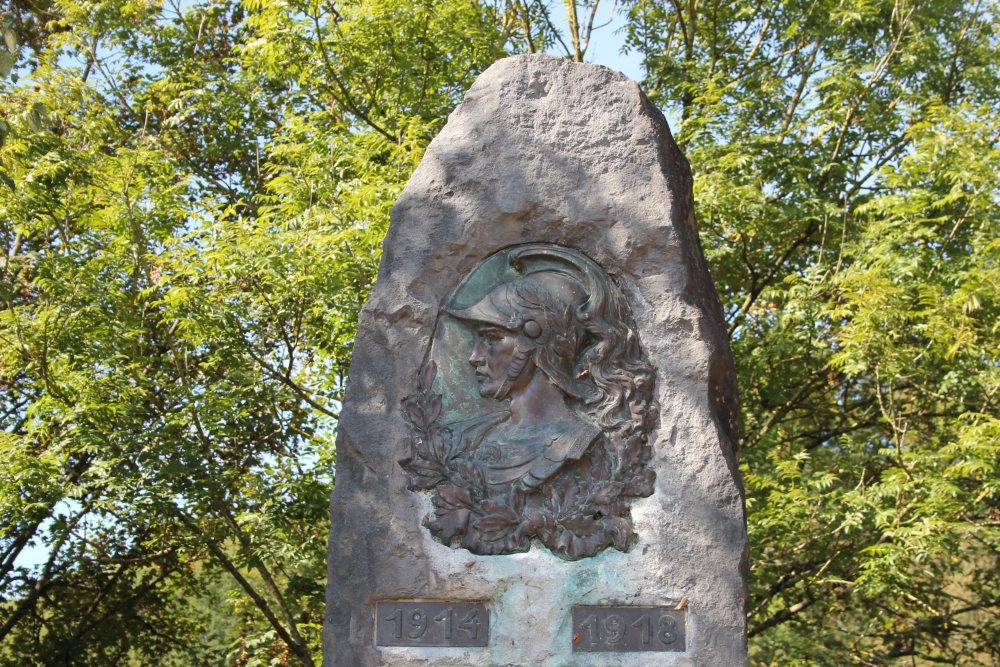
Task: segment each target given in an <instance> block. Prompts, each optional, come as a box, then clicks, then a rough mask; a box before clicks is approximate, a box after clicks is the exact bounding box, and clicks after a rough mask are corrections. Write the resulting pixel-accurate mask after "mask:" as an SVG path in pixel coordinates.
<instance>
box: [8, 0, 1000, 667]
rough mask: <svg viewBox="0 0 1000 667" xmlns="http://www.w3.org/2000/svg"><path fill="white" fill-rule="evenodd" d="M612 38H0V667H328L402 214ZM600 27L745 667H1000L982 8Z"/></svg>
mask: <svg viewBox="0 0 1000 667" xmlns="http://www.w3.org/2000/svg"><path fill="white" fill-rule="evenodd" d="M609 7H610V5H609V4H607V3H604V4H601V3H599V2H592V1H588V2H579V3H574V2H564V3H553V2H546V1H541V0H530V1H528V0H497V1H496V2H495V3H488V2H482V3H475V2H469V1H468V0H439V1H437V2H430V1H429V0H420V1H418V2H399V1H398V0H365V1H360V0H353V1H350V2H342V3H335V2H334V3H331V2H317V1H313V0H289V1H287V2H283V3H276V2H271V1H269V0H244V1H243V2H237V0H205V1H204V2H180V1H179V0H166V1H165V2H159V1H157V2H147V1H145V0H141V1H140V0H97V1H93V0H90V1H88V2H78V1H77V0H59V1H58V2H48V1H43V0H32V2H25V1H21V0H15V1H14V2H13V3H12V4H11V5H10V7H9V8H8V9H6V10H4V12H5V13H4V14H3V16H2V19H0V24H2V25H0V32H2V36H3V44H2V45H0V80H2V84H0V85H2V87H3V90H2V91H0V249H2V256H0V456H2V458H3V460H4V463H5V466H4V467H0V664H51V665H56V664H59V665H65V664H87V665H104V664H106V665H118V664H149V663H156V664H166V665H170V664H177V665H190V664H217V663H218V662H219V661H220V660H221V659H226V660H227V661H228V662H230V663H232V664H236V665H252V664H263V663H271V664H305V665H309V664H314V663H315V661H316V658H317V657H318V624H319V619H320V617H321V604H322V603H321V599H322V594H321V591H322V585H323V581H324V578H325V569H324V559H325V547H324V543H325V535H326V526H327V520H328V519H327V512H326V499H327V497H328V494H329V491H330V488H331V486H332V484H333V473H334V472H335V461H334V458H335V456H334V454H335V453H334V451H333V447H332V440H333V435H334V433H335V429H336V420H337V413H338V410H339V399H340V396H341V394H342V391H343V385H344V381H345V372H346V367H347V363H348V361H349V358H350V350H351V343H352V341H353V337H354V330H355V326H356V321H357V315H358V311H359V309H360V306H361V304H362V303H363V301H364V299H365V297H366V295H367V293H368V290H369V288H370V286H371V284H372V281H373V280H374V275H375V270H376V268H377V265H378V259H379V243H380V241H381V238H382V235H383V234H384V232H385V229H386V225H387V221H388V211H389V208H390V206H391V204H392V202H393V200H394V199H395V197H396V196H397V194H398V193H399V191H400V189H401V187H402V184H403V183H404V182H405V181H406V179H407V177H408V176H409V174H410V172H411V171H412V169H413V168H414V167H415V166H416V164H417V163H418V162H419V160H420V157H421V155H422V151H423V148H424V146H426V144H427V142H428V141H430V139H431V138H432V137H433V136H434V134H435V133H436V131H437V130H438V129H439V128H440V127H441V126H442V124H443V122H444V118H445V116H446V115H447V113H448V112H449V111H450V110H451V108H453V106H454V105H455V104H456V103H457V102H458V101H459V99H460V97H461V95H462V93H463V92H464V91H465V90H466V89H467V88H468V86H469V85H471V82H472V80H473V79H474V77H475V76H476V74H478V73H479V72H480V71H481V70H482V69H484V68H485V67H486V66H488V65H489V64H490V63H491V62H492V61H493V60H495V59H496V58H498V57H500V56H501V55H503V54H505V53H507V52H512V51H521V50H526V51H543V50H550V51H552V52H555V53H560V54H562V55H565V56H567V57H570V58H574V59H576V60H583V59H585V58H587V57H588V53H590V51H588V48H589V47H590V46H591V44H592V40H595V39H600V38H601V34H602V33H601V32H600V28H601V25H602V24H603V23H602V22H603V21H605V19H604V17H605V16H608V15H609V14H606V13H605V12H606V10H608V9H609ZM620 11H624V12H625V14H624V16H625V19H624V20H625V30H626V35H627V40H628V41H627V46H628V48H630V49H633V50H635V51H638V52H639V53H641V54H642V55H643V57H644V63H645V72H646V80H645V81H644V87H645V89H646V90H647V92H648V93H649V94H650V95H651V97H652V98H653V100H654V101H655V102H656V103H657V104H658V105H660V106H661V107H662V108H663V109H664V110H665V111H666V112H667V114H668V117H670V118H671V119H672V121H673V124H674V126H675V127H674V129H675V130H677V138H678V140H679V142H680V143H681V144H682V146H683V147H684V149H685V151H686V152H687V155H688V157H689V159H690V161H691V163H692V166H693V169H694V173H695V190H696V192H695V196H696V201H697V209H698V210H697V212H698V217H699V221H700V226H701V231H702V242H703V245H704V248H705V251H706V254H707V256H708V259H709V264H710V269H711V271H712V273H713V275H714V277H715V280H716V282H717V285H718V287H719V291H720V296H721V298H722V300H723V304H724V308H725V312H726V314H727V319H728V323H729V327H730V335H731V339H732V344H733V348H734V353H735V357H736V361H737V365H738V367H739V374H740V384H741V388H742V392H743V420H744V428H743V463H742V466H743V471H744V476H745V480H746V484H747V491H748V510H749V528H750V534H751V540H752V553H751V558H752V562H751V599H750V604H749V606H750V609H749V612H750V628H751V635H752V636H751V651H752V655H753V660H754V663H755V664H758V665H769V664H774V665H778V664H780V665H826V664H829V665H843V664H845V663H850V664H858V665H886V664H900V665H914V664H927V663H931V662H938V663H942V664H983V663H988V662H991V661H996V659H997V648H996V647H997V646H1000V614H998V604H1000V581H998V576H997V572H998V571H1000V562H998V561H1000V500H998V493H1000V491H998V486H1000V482H998V480H1000V475H998V470H997V466H998V461H1000V451H998V443H1000V438H998V436H1000V411H998V408H997V401H998V400H1000V399H998V396H997V394H998V387H1000V370H998V369H1000V363H998V340H1000V337H998V326H1000V325H998V324H997V322H1000V317H998V307H1000V306H998V302H997V294H998V293H1000V290H998V286H1000V268H998V253H1000V243H998V241H997V238H998V236H1000V234H998V229H1000V225H998V222H1000V220H998V210H1000V207H998V203H1000V201H998V194H997V193H998V192H1000V188H998V182H997V181H998V178H1000V176H998V174H1000V169H998V167H1000V164H998V162H1000V149H998V140H1000V118H998V114H997V109H998V108H1000V105H998V99H997V96H998V94H1000V93H998V92H997V91H1000V85H998V84H1000V81H998V80H997V79H998V77H1000V67H998V65H1000V63H998V62H997V61H998V58H1000V56H998V53H1000V49H998V48H997V47H998V46H1000V45H998V37H997V35H998V24H997V23H998V18H997V16H998V14H997V5H996V4H995V3H994V2H980V3H959V2H952V1H950V0H933V1H931V2H925V3H919V4H918V3H911V2H904V1H903V0H899V1H896V2H887V1H884V0H874V1H865V2H862V1H860V0H857V1H853V0H838V1H836V2H835V1H833V0H824V1H821V2H811V3H802V2H791V1H781V2H779V1H777V0H774V1H767V0H766V1H765V2H754V3H747V2H731V3H719V2H714V3H705V2H701V1H699V0H690V1H688V2H679V1H675V0H670V1H669V2H668V1H661V0H629V1H628V2H625V3H622V6H621V7H620ZM604 34H607V33H606V31H605V32H604ZM15 77H19V78H15ZM31 549H35V552H34V553H36V554H39V553H40V554H41V556H38V557H36V558H35V560H36V561H39V562H31V561H29V560H26V554H27V553H28V551H29V550H31Z"/></svg>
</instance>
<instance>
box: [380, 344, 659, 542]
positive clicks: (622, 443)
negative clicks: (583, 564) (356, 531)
mask: <svg viewBox="0 0 1000 667" xmlns="http://www.w3.org/2000/svg"><path fill="white" fill-rule="evenodd" d="M436 374H437V366H436V364H435V363H434V362H433V361H428V362H427V363H426V364H425V365H424V367H423V368H422V369H421V372H420V373H419V378H418V391H417V392H416V393H415V394H414V395H413V396H410V397H408V398H406V399H404V401H403V415H404V417H405V419H406V422H407V424H408V426H409V430H410V450H411V455H410V456H409V457H407V458H405V459H402V460H401V461H399V464H400V465H401V466H402V467H403V469H404V470H405V471H406V472H407V474H408V477H409V483H408V488H409V489H410V490H411V491H431V492H433V494H434V495H433V498H432V503H433V506H434V513H433V515H432V516H429V517H427V519H426V520H425V525H426V527H427V528H428V529H429V530H430V532H431V533H432V534H433V535H434V537H435V538H436V539H438V540H439V541H440V542H442V543H443V544H447V545H449V546H453V547H454V546H461V547H464V548H466V549H468V550H469V551H471V552H473V553H476V554H489V555H495V554H510V553H516V552H520V551H526V550H527V549H528V548H529V547H530V545H531V541H532V540H533V539H537V540H538V541H539V542H541V543H542V544H544V545H545V546H546V547H548V548H549V549H551V550H552V551H553V552H555V553H556V554H558V555H559V556H561V557H563V558H566V559H569V560H576V559H579V558H585V557H588V556H593V555H595V554H597V553H598V552H600V551H602V550H604V549H605V548H607V547H611V546H613V547H614V548H615V549H618V550H620V551H627V550H628V548H629V547H630V546H631V545H632V544H633V543H634V542H635V540H636V534H635V531H634V530H633V528H632V523H631V517H630V506H629V504H628V503H627V502H626V501H625V498H626V497H644V496H649V495H651V494H652V492H653V483H654V481H655V478H656V475H655V473H654V472H653V471H652V470H651V469H649V468H648V467H647V466H646V464H647V463H648V462H649V459H650V457H651V453H652V452H651V446H650V444H649V442H648V440H647V438H646V436H645V435H643V434H641V433H639V432H637V429H634V428H633V429H630V430H627V431H626V432H624V433H605V434H604V437H602V438H599V439H597V440H596V441H595V443H594V444H593V445H592V446H591V447H590V449H589V450H588V451H587V452H586V453H585V454H584V455H583V457H581V458H580V460H578V461H572V462H568V463H567V464H566V465H564V466H563V467H562V468H561V469H560V470H559V471H558V472H557V473H556V474H555V475H553V476H552V477H551V478H550V479H549V480H547V481H546V482H545V483H544V484H543V485H542V486H541V487H540V488H538V489H535V490H534V491H525V490H524V489H522V488H519V487H518V486H517V485H488V484H487V483H486V478H485V475H484V472H483V470H482V468H481V467H480V466H479V464H478V462H477V461H476V459H475V458H474V457H473V454H474V452H473V451H469V450H470V449H471V448H472V447H471V446H470V444H469V442H468V439H463V438H461V437H460V436H458V435H456V434H455V433H453V432H452V431H451V430H450V429H449V428H447V427H446V426H441V425H440V424H439V419H440V416H441V407H442V400H441V395H440V394H438V393H435V392H434V391H433V390H432V387H433V384H434V379H435V376H436Z"/></svg>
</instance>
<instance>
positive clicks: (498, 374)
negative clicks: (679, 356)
mask: <svg viewBox="0 0 1000 667" xmlns="http://www.w3.org/2000/svg"><path fill="white" fill-rule="evenodd" d="M509 262H510V264H511V266H512V267H513V268H514V269H515V270H516V271H517V275H516V276H515V277H513V278H512V279H510V280H507V281H505V282H501V283H499V284H498V285H495V286H493V287H492V288H490V289H489V290H488V291H487V292H486V293H485V294H484V295H483V296H482V297H481V298H480V299H479V300H478V301H476V302H475V303H473V304H472V305H470V306H467V307H454V306H452V307H450V308H448V309H447V312H448V313H449V314H451V315H452V316H453V317H456V318H458V319H460V320H462V321H465V322H467V323H469V324H470V325H472V326H474V331H475V339H474V344H473V347H472V350H471V353H470V355H469V357H468V360H469V364H471V366H472V368H473V369H474V375H475V380H476V382H477V384H478V390H479V393H480V395H481V396H483V397H487V398H493V399H495V400H497V401H506V400H509V401H510V403H509V405H508V406H507V408H506V410H507V412H508V417H507V418H506V419H505V421H504V423H502V424H498V425H497V426H496V427H493V428H491V433H490V434H489V436H487V437H486V438H485V440H484V442H485V443H486V444H485V445H484V446H483V447H482V452H483V453H482V454H481V455H482V456H483V457H487V458H490V459H497V461H499V462H498V463H497V464H496V466H494V467H499V468H502V471H501V470H500V469H497V470H492V472H489V473H488V475H487V476H488V478H493V479H496V480H503V481H507V479H508V476H509V475H514V474H515V469H519V471H520V473H524V472H528V473H529V474H527V475H526V476H525V478H524V479H523V480H522V481H521V482H520V483H521V484H522V485H527V486H534V485H537V484H539V483H541V482H542V481H544V478H545V477H547V476H548V475H550V474H551V473H552V472H553V471H554V470H555V469H556V468H558V464H560V463H561V462H562V461H564V460H567V459H569V460H572V459H575V458H578V457H579V456H581V455H582V454H583V452H584V451H586V449H587V448H588V447H589V445H590V444H591V443H592V442H593V441H594V440H595V438H597V437H598V436H599V435H600V433H601V432H602V431H603V432H609V431H614V430H617V429H626V428H631V427H635V426H638V427H639V428H640V429H643V427H648V426H649V424H648V423H644V422H648V421H649V420H655V403H654V402H652V400H651V393H652V377H653V374H652V369H651V368H650V367H649V364H648V362H647V361H646V360H645V356H644V355H643V354H642V350H641V349H640V347H639V342H638V337H637V336H636V334H635V331H634V326H633V325H632V324H631V323H630V322H629V321H628V320H629V318H628V314H627V307H626V305H625V302H624V298H623V297H622V295H621V293H620V292H619V290H618V288H617V287H616V286H615V285H614V284H613V283H612V282H611V280H610V278H608V276H607V274H606V273H605V272H604V270H603V269H601V268H600V267H599V266H598V265H597V264H596V263H595V262H593V260H591V259H590V258H588V257H586V256H585V255H583V254H581V253H579V252H576V251H573V250H570V249H568V248H562V247H560V246H554V245H551V244H530V245H525V246H521V247H518V248H515V249H514V250H512V251H511V252H510V255H509ZM504 449H517V450H518V451H522V452H523V457H524V458H521V457H517V460H510V461H507V460H506V459H508V458H511V456H512V455H506V457H505V456H504V455H502V454H501V453H502V452H503V450H504ZM536 457H541V458H540V459H539V462H536V463H535V464H534V466H526V465H524V464H526V463H527V461H528V459H533V458H536ZM542 460H547V461H548V462H547V463H546V464H545V465H541V464H540V461H542ZM518 463H519V464H521V465H515V464H518Z"/></svg>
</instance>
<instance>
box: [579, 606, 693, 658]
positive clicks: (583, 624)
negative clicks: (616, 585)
mask: <svg viewBox="0 0 1000 667" xmlns="http://www.w3.org/2000/svg"><path fill="white" fill-rule="evenodd" d="M686 643H687V638H686V637H685V623H684V612H683V611H681V610H676V609H671V608H670V607H604V606H600V607H597V606H595V607H573V650H574V651H590V652H636V651H684V650H686V648H685V647H686Z"/></svg>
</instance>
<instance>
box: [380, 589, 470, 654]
mask: <svg viewBox="0 0 1000 667" xmlns="http://www.w3.org/2000/svg"><path fill="white" fill-rule="evenodd" d="M489 637H490V612H489V610H488V609H487V608H486V605H485V604H483V603H482V602H457V601H455V602H419V601H411V600H382V601H380V602H378V603H377V604H376V606H375V643H376V645H378V646H486V644H487V642H488V641H489Z"/></svg>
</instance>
